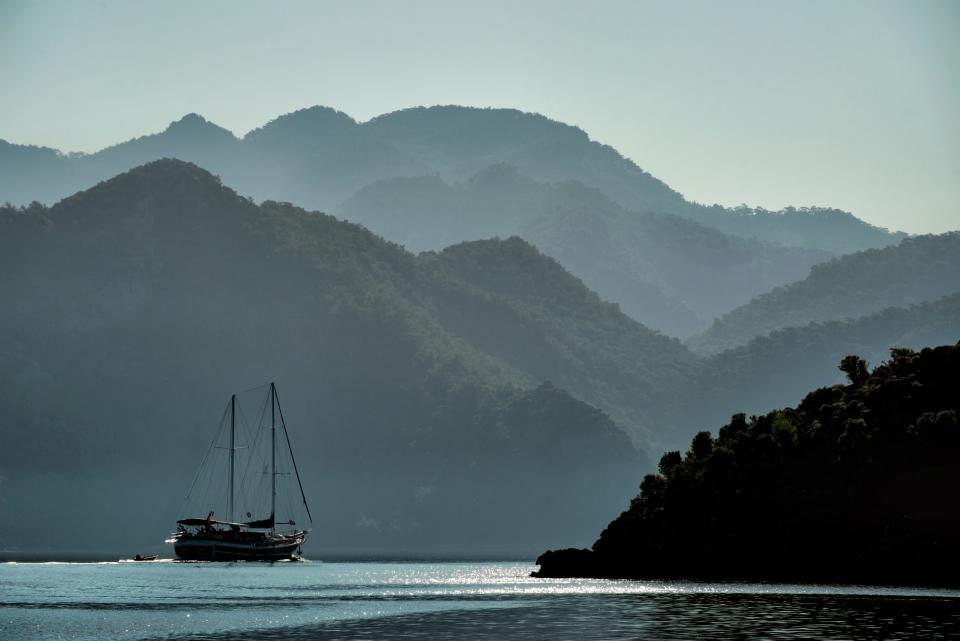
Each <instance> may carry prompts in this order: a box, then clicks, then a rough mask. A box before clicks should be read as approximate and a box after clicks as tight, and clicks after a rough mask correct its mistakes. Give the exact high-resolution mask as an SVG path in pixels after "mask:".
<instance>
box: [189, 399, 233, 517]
mask: <svg viewBox="0 0 960 641" xmlns="http://www.w3.org/2000/svg"><path fill="white" fill-rule="evenodd" d="M227 407H229V406H227ZM227 407H225V408H224V409H223V415H222V416H221V417H220V427H218V428H217V432H216V434H214V435H213V440H212V441H210V447H208V448H207V451H206V453H204V455H203V458H202V459H200V467H198V468H197V472H196V473H195V474H194V475H193V481H192V482H191V483H190V489H188V490H187V495H186V496H185V497H183V502H184V503H186V502H187V501H189V500H190V495H191V494H192V493H193V488H194V486H195V485H196V484H197V480H198V479H199V478H200V474H201V472H203V468H204V466H205V465H206V463H207V459H209V458H210V453H211V452H213V450H214V446H215V445H216V444H217V439H218V438H220V432H222V431H223V425H224V422H225V421H226V419H227ZM180 509H181V510H182V509H183V505H182V504H181V506H180Z"/></svg>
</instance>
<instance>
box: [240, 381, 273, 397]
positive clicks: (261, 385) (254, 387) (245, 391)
mask: <svg viewBox="0 0 960 641" xmlns="http://www.w3.org/2000/svg"><path fill="white" fill-rule="evenodd" d="M264 387H270V383H260V384H259V385H254V386H253V387H248V388H247V389H244V390H240V391H239V392H237V396H240V395H241V394H246V393H247V392H252V391H254V390H258V389H262V388H264Z"/></svg>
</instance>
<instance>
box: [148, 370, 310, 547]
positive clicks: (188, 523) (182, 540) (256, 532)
mask: <svg viewBox="0 0 960 641" xmlns="http://www.w3.org/2000/svg"><path fill="white" fill-rule="evenodd" d="M268 405H269V409H270V423H269V436H270V449H269V458H270V462H269V467H268V469H269V471H267V470H266V469H265V470H264V473H265V474H269V477H270V479H269V480H270V483H269V488H270V516H268V517H265V518H259V519H257V518H253V519H251V517H252V516H253V515H252V514H251V513H250V512H247V513H246V516H247V519H251V520H242V519H239V520H238V519H237V518H236V512H235V508H236V503H237V498H238V497H237V494H238V492H237V487H236V476H237V451H238V450H241V449H246V450H249V457H251V461H248V462H247V463H248V464H247V465H246V466H245V467H244V470H245V471H247V472H249V471H250V465H249V463H250V462H252V457H253V454H254V450H255V445H257V444H258V443H261V437H262V436H263V433H264V432H265V431H266V429H265V428H266V425H265V420H264V419H265V415H266V409H267V406H268ZM226 413H227V414H229V426H230V432H229V446H227V447H218V446H217V443H218V441H219V439H220V434H221V432H222V431H223V427H224V423H225V422H224V421H222V422H221V429H220V430H218V432H217V436H215V437H214V440H213V442H212V443H211V445H210V449H209V450H208V451H207V455H206V456H205V457H204V461H203V462H202V463H201V466H200V470H198V472H197V475H196V476H195V477H194V481H193V484H192V485H191V488H190V491H189V492H188V493H187V498H186V499H185V502H187V501H189V500H190V499H191V495H192V494H193V492H194V489H195V488H196V486H197V484H198V480H199V479H200V478H201V472H202V471H203V470H204V469H205V467H207V464H208V463H210V459H211V452H213V451H214V450H216V449H226V450H227V451H228V454H229V464H228V466H227V474H226V480H227V497H226V499H227V500H226V510H227V514H226V519H223V520H221V519H215V518H214V515H215V513H216V511H215V510H214V509H210V510H209V511H208V512H207V514H206V516H203V517H200V516H193V517H188V518H182V519H180V520H178V521H177V530H176V532H174V533H173V534H172V535H171V536H170V538H168V539H167V541H166V542H167V543H172V544H173V549H174V552H175V553H176V555H177V558H178V559H181V560H184V561H283V560H298V559H299V558H300V555H301V546H302V545H303V542H304V541H305V540H306V537H307V532H308V531H309V530H308V529H296V525H297V524H296V522H295V521H294V520H293V518H292V515H291V516H290V517H289V518H288V520H286V521H278V520H277V478H278V476H282V475H287V474H289V473H288V472H280V471H278V466H277V455H278V451H277V437H278V429H277V428H278V425H277V422H278V421H277V419H278V418H279V427H280V431H281V433H282V437H283V439H284V440H285V441H286V444H287V448H286V449H287V452H289V462H290V463H291V464H292V469H293V472H294V474H295V475H296V480H297V488H298V489H299V491H300V492H299V493H300V498H301V499H302V502H303V508H304V510H305V512H306V515H307V518H308V519H309V521H310V524H311V525H312V524H313V517H312V516H311V514H310V508H309V506H308V505H307V497H306V495H305V494H304V492H303V483H302V482H301V480H300V472H299V470H298V469H297V463H296V460H295V459H294V456H293V447H292V446H291V445H290V436H289V434H288V433H287V427H286V423H285V422H284V420H283V411H282V410H281V409H280V401H279V399H278V397H277V388H276V385H274V384H273V383H270V385H269V392H268V399H267V400H266V402H265V403H264V405H263V410H262V412H261V421H260V424H259V425H258V426H257V430H256V433H255V434H254V436H253V438H252V439H251V441H250V444H249V445H247V446H240V445H239V444H238V442H237V423H238V408H237V395H236V394H234V395H232V396H231V397H230V403H229V404H228V406H227V410H226ZM281 453H282V452H281ZM222 499H223V497H214V498H213V499H208V498H207V497H204V500H209V504H208V507H211V506H212V504H213V503H214V501H215V500H216V502H217V503H219V501H220V500H222ZM253 502H254V503H255V502H256V501H255V500H254V501H253ZM201 513H202V512H201ZM284 526H286V527H285V528H284Z"/></svg>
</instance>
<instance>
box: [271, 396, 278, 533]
mask: <svg viewBox="0 0 960 641" xmlns="http://www.w3.org/2000/svg"><path fill="white" fill-rule="evenodd" d="M276 400H277V388H276V386H275V385H274V384H273V383H270V532H271V533H275V532H276V531H277V402H276Z"/></svg>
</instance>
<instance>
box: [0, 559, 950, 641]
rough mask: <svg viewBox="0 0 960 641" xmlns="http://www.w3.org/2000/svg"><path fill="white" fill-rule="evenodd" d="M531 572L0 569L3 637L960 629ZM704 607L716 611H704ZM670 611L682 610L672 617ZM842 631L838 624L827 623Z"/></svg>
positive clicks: (777, 596)
mask: <svg viewBox="0 0 960 641" xmlns="http://www.w3.org/2000/svg"><path fill="white" fill-rule="evenodd" d="M534 569H535V566H533V565H531V564H529V563H321V562H314V563H294V564H276V565H272V566H271V565H264V564H245V563H189V564H188V563H171V562H169V561H166V562H156V561H151V562H133V561H131V562H116V561H115V562H106V563H58V562H53V563H22V562H21V563H8V564H2V565H0V638H3V639H6V638H16V639H26V640H30V641H50V640H52V639H60V638H69V639H75V640H77V641H85V640H87V639H91V640H92V639H122V640H125V641H126V640H129V641H136V640H140V639H150V638H157V637H164V638H170V637H174V638H175V637H177V636H184V637H191V636H196V635H201V634H202V635H206V636H210V635H213V636H215V637H216V636H217V635H227V636H223V638H232V637H234V636H237V635H241V634H247V633H249V634H250V635H259V634H260V632H255V631H266V630H273V632H271V633H270V636H271V638H277V639H285V638H291V639H293V638H296V639H301V638H314V633H313V632H303V635H305V636H303V635H301V633H300V632H297V631H298V630H301V631H302V630H308V628H309V626H321V628H322V629H323V630H326V632H324V634H327V633H329V634H333V632H330V630H332V628H330V627H329V626H335V627H336V626H339V627H336V629H337V630H340V631H341V632H343V634H344V635H346V636H344V637H343V638H354V637H351V636H350V635H351V634H356V635H357V636H356V638H380V637H381V636H382V634H383V633H384V631H385V630H389V625H391V624H388V623H387V622H388V621H399V619H396V617H407V618H406V619H403V620H404V621H406V622H407V623H410V622H411V621H412V620H413V619H410V618H409V617H426V618H424V619H423V620H424V622H425V623H424V625H426V626H428V628H429V625H432V624H431V623H430V622H431V621H434V622H438V621H439V622H442V625H444V626H453V629H460V628H459V627H458V626H466V627H467V628H469V629H471V630H475V631H476V634H477V635H479V636H477V638H484V637H483V632H482V631H483V630H485V629H486V627H485V626H489V625H492V624H493V623H495V622H497V621H507V620H510V617H511V616H513V617H514V618H516V619H517V620H518V621H520V622H521V623H518V625H522V622H523V621H529V620H537V621H539V622H540V623H539V624H538V625H548V626H554V627H555V628H556V629H557V630H558V631H559V632H560V633H561V636H563V635H568V634H569V633H570V632H571V631H572V630H576V629H578V628H579V627H581V626H587V627H589V629H590V630H593V633H596V635H600V636H597V637H596V638H606V637H605V636H603V634H604V630H605V627H604V626H605V625H607V624H608V622H607V618H611V617H612V619H618V618H619V619H623V621H624V623H623V625H624V626H626V627H624V629H628V628H629V629H630V630H633V629H634V628H636V626H638V625H641V624H643V621H647V620H649V621H651V622H657V626H659V627H658V628H657V629H658V630H661V631H662V630H665V629H670V630H674V631H676V632H677V634H679V635H680V638H684V637H683V630H684V628H683V626H684V625H692V626H701V625H704V620H702V619H695V620H694V619H690V617H691V616H692V613H696V612H700V611H703V612H704V613H705V615H704V616H707V619H705V620H708V619H709V618H710V617H711V616H714V615H716V616H719V614H717V613H720V612H726V614H724V617H725V619H724V620H725V621H727V620H728V619H729V621H727V623H725V625H729V626H734V624H733V623H731V621H735V620H736V619H738V618H739V617H747V620H751V621H753V620H756V621H755V622H759V623H757V625H760V624H762V623H763V622H764V621H767V620H768V619H769V623H770V625H779V623H778V621H779V618H780V617H781V616H784V615H785V614H786V613H790V615H791V616H792V617H794V619H795V620H796V621H798V623H797V624H796V625H799V626H801V627H803V626H809V625H814V624H816V621H814V622H813V623H810V621H807V620H806V619H805V618H804V617H807V616H808V614H809V612H820V611H822V608H823V605H824V604H830V607H831V608H834V609H836V611H837V612H839V613H843V612H844V611H845V608H851V607H855V608H859V609H856V610H855V613H859V614H856V616H860V617H862V616H864V615H863V612H862V607H865V606H863V604H864V603H866V604H868V605H869V604H881V605H880V606H877V607H879V608H880V610H878V612H881V614H882V613H884V612H886V611H887V610H889V609H890V608H889V607H888V606H882V604H883V603H894V602H895V603H900V604H901V606H897V608H898V609H897V610H896V611H897V612H900V610H902V609H903V608H902V604H903V603H910V604H912V605H911V607H915V606H916V605H917V604H927V603H929V604H932V607H941V606H943V607H947V609H948V610H949V617H953V616H954V612H956V614H957V616H956V618H957V621H958V622H960V592H957V591H951V590H929V589H916V588H884V587H872V586H831V585H780V584H755V583H752V584H751V583H693V582H658V581H606V580H596V579H536V578H531V577H530V576H529V574H530V572H531V571H532V570H534ZM891 599H892V600H893V601H891ZM705 603H712V604H714V605H712V606H710V607H709V608H708V609H706V610H704V609H703V608H704V604H705ZM677 604H683V607H682V608H680V609H679V610H677V609H676V608H677V607H678V606H677ZM806 604H809V605H806ZM818 604H819V605H818ZM937 604H939V605H937ZM944 604H947V605H946V606H944ZM951 604H952V605H951ZM721 606H722V607H721ZM870 607H874V606H872V605H870ZM884 607H887V609H886V610H885V609H884ZM717 608H720V609H717ZM874 609H876V608H874ZM508 611H510V612H514V613H516V614H514V615H510V614H508ZM484 612H486V613H488V614H483V613H484ZM491 612H500V613H501V614H500V615H496V616H494V615H493V614H490V613H491ZM521 612H522V613H523V614H520V613H521ZM604 612H605V613H604ZM870 612H873V610H869V608H868V615H869V616H873V617H876V616H880V615H877V614H870ZM851 616H854V615H851ZM884 616H886V615H885V614H884ZM924 616H926V615H924ZM431 617H433V618H431ZM438 617H439V618H438ZM491 617H493V618H492V619H491ZM605 617H606V618H605ZM664 617H667V618H666V619H665V618H664ZM848 618H849V617H848ZM350 621H354V622H361V621H366V622H367V623H364V624H362V625H361V624H360V623H357V624H356V625H354V624H349V625H348V622H350ZM853 621H854V623H850V625H853V624H856V625H861V624H862V625H864V626H866V625H887V624H886V623H884V621H886V619H882V620H880V622H879V623H877V622H873V623H871V622H870V621H860V620H859V619H853ZM952 621H953V619H952V618H951V619H950V620H949V621H948V623H949V624H950V625H952V623H951V622H952ZM338 622H339V623H338ZM492 622H493V623H492ZM848 623H849V621H847V619H843V618H842V617H841V618H840V619H838V621H837V622H835V624H836V625H837V626H844V625H848ZM908 623H910V625H912V626H913V627H912V628H910V629H912V630H934V629H936V625H938V621H937V619H936V618H935V617H934V618H930V617H927V618H923V617H922V616H921V615H919V614H918V615H917V617H916V619H915V620H910V621H908ZM411 625H412V623H411ZM438 625H439V624H438ZM817 625H820V624H817ZM958 625H960V623H958ZM305 626H306V627H305ZM324 626H326V627H324ZM344 626H346V627H344ZM384 626H386V627H384ZM564 626H568V627H564ZM664 626H667V627H666V628H664ZM670 626H674V627H672V628H671V627H670ZM677 626H679V627H677ZM641 627H642V626H641ZM734 627H735V626H734ZM347 628H350V630H352V632H350V631H346V630H347ZM674 628H675V629H674ZM318 629H320V628H318ZM445 629H446V628H445ZM731 629H733V627H731ZM764 629H765V628H764ZM278 630H287V631H288V632H282V633H281V632H279V631H278ZM309 630H313V628H309ZM417 630H419V628H417V627H416V626H414V627H413V628H412V631H411V632H410V634H411V635H413V638H419V637H416V635H417V634H419V632H417ZM829 630H834V628H829ZM829 630H828V631H829ZM838 630H839V631H843V630H842V629H841V628H836V630H834V631H838ZM25 631H29V632H25ZM348 632H349V633H348ZM708 632H709V629H708ZM593 633H591V634H593ZM318 634H319V633H318ZM337 634H340V632H337ZM511 634H513V633H511ZM531 634H532V632H531ZM631 634H632V633H631ZM658 634H659V632H658ZM671 634H672V632H671ZM11 635H12V636H11ZM298 635H301V636H298ZM515 636H518V637H519V638H527V637H523V635H515ZM848 636H849V635H848ZM218 638H219V637H218ZM250 638H255V637H250ZM316 638H328V637H326V636H322V635H320V636H317V637H316ZM329 638H340V637H338V636H332V637H329ZM423 638H430V637H429V635H426V636H424V637H423ZM491 638H495V637H491ZM529 638H536V637H529ZM589 638H594V637H589ZM617 638H619V637H617ZM628 638H633V637H628ZM637 638H642V637H637ZM665 638H670V637H669V635H666V636H665ZM770 638H794V637H791V636H783V635H781V636H779V637H778V636H776V635H773V636H771V637H770ZM850 638H859V637H856V636H855V635H854V636H852V637H850Z"/></svg>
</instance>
